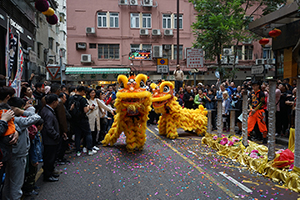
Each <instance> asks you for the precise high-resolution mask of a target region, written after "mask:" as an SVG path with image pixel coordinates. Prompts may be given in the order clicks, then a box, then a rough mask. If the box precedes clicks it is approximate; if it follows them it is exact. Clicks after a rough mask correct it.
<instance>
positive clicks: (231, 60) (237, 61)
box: [229, 56, 239, 64]
mask: <svg viewBox="0 0 300 200" xmlns="http://www.w3.org/2000/svg"><path fill="white" fill-rule="evenodd" d="M233 62H234V56H229V64H233ZM235 64H239V57H238V56H236V58H235Z"/></svg>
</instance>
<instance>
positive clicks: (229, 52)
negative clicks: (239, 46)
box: [223, 48, 232, 56]
mask: <svg viewBox="0 0 300 200" xmlns="http://www.w3.org/2000/svg"><path fill="white" fill-rule="evenodd" d="M231 55H232V49H231V48H224V49H223V56H231Z"/></svg>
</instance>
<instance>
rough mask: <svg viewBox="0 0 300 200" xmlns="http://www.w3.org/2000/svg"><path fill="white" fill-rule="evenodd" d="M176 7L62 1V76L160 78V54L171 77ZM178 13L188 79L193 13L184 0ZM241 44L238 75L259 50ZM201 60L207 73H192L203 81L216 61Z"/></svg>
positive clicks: (167, 2)
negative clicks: (187, 52)
mask: <svg viewBox="0 0 300 200" xmlns="http://www.w3.org/2000/svg"><path fill="white" fill-rule="evenodd" d="M176 12H177V7H176V1H175V0H110V1H104V0H86V1H82V0H72V1H67V53H68V65H67V67H66V71H65V73H66V77H67V81H76V82H78V81H85V83H87V84H101V83H110V81H116V77H117V75H118V74H124V73H128V72H129V71H130V70H132V71H135V72H136V73H144V74H147V75H148V76H149V77H150V79H152V80H157V79H160V78H161V74H160V73H157V67H156V66H157V58H159V57H164V58H168V59H169V74H167V73H166V74H165V76H164V78H166V79H169V80H173V79H174V77H173V76H172V74H173V70H174V69H175V66H176V59H177V51H176V50H177V46H176V43H177V38H176V35H177V33H176V28H177V27H176V25H177V22H176ZM179 13H180V15H179V18H180V19H179V28H180V33H179V34H180V37H179V38H180V46H179V48H180V51H179V54H180V56H179V59H180V65H181V66H182V69H183V70H184V71H185V76H186V77H185V79H187V80H188V79H190V80H192V76H191V73H190V72H191V69H188V68H186V60H185V49H186V48H191V47H192V43H193V41H194V36H193V32H192V28H191V24H192V22H193V21H194V20H195V16H196V14H197V13H196V12H195V10H194V7H193V4H192V3H189V2H188V0H180V9H179ZM253 44H254V45H253ZM240 48H241V50H242V51H243V52H244V53H243V54H241V55H240V57H239V59H240V62H239V66H240V67H241V68H242V69H243V73H242V72H240V75H238V79H241V80H243V79H245V78H246V77H247V76H251V73H250V67H251V66H252V65H253V64H256V63H255V62H256V59H258V58H262V56H263V55H262V54H263V53H262V48H261V46H260V45H259V44H258V43H257V42H256V43H253V42H248V43H244V44H241V46H240ZM264 54H265V53H264ZM266 54H268V55H269V54H270V53H269V52H266ZM129 57H130V59H129ZM228 62H229V61H228ZM224 64H229V63H224ZM206 65H207V66H208V72H206V74H205V75H204V74H199V75H197V80H199V81H200V80H201V81H203V80H204V76H205V80H210V81H214V80H215V77H214V75H213V74H214V73H212V72H209V71H213V69H212V68H210V66H212V65H215V63H208V62H207V63H206ZM244 71H246V73H245V72H244ZM99 80H101V81H102V82H97V81H99Z"/></svg>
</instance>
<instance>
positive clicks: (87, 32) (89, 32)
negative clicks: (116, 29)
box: [85, 27, 95, 34]
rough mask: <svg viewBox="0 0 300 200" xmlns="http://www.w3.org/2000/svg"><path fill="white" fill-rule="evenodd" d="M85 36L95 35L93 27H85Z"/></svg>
mask: <svg viewBox="0 0 300 200" xmlns="http://www.w3.org/2000/svg"><path fill="white" fill-rule="evenodd" d="M85 32H86V34H95V28H94V27H86V31H85Z"/></svg>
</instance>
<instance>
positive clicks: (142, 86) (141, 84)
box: [140, 80, 146, 88]
mask: <svg viewBox="0 0 300 200" xmlns="http://www.w3.org/2000/svg"><path fill="white" fill-rule="evenodd" d="M140 87H141V88H145V87H146V84H145V83H144V81H143V80H141V83H140Z"/></svg>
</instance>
